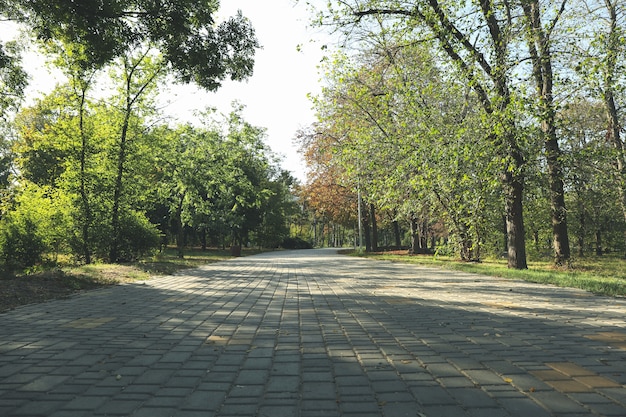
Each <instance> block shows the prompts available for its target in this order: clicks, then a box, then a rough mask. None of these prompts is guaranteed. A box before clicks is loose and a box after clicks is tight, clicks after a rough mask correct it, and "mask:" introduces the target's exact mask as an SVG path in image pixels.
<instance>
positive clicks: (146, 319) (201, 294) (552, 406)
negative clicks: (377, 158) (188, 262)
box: [0, 250, 626, 417]
mask: <svg viewBox="0 0 626 417" xmlns="http://www.w3.org/2000/svg"><path fill="white" fill-rule="evenodd" d="M625 318H626V300H625V299H622V298H610V297H598V296H594V295H592V294H589V293H586V292H584V291H579V290H574V289H564V288H556V287H550V286H539V285H534V284H530V283H525V282H520V281H510V280H503V279H498V278H490V277H484V276H477V275H471V274H464V273H459V272H445V271H441V270H437V269H429V268H418V267H415V266H409V265H401V264H392V263H387V262H376V261H371V260H366V259H357V258H351V257H345V256H341V255H336V254H335V253H334V251H331V250H313V251H292V252H275V253H269V254H262V255H257V256H253V257H246V258H237V259H233V260H230V261H225V262H220V263H217V264H212V265H208V266H206V267H203V268H200V269H196V270H191V271H185V272H184V273H181V274H178V275H174V276H168V277H162V278H155V279H152V280H149V281H145V282H139V283H135V284H128V285H120V286H117V287H112V288H107V289H102V290H96V291H92V292H87V293H83V294H80V295H77V296H74V297H72V298H69V299H65V300H56V301H51V302H47V303H43V304H37V305H30V306H24V307H20V308H18V309H16V310H14V311H11V312H7V313H4V314H0V416H6V417H9V416H22V417H23V416H28V417H37V416H46V417H79V416H80V417H82V416H136V417H143V416H146V417H161V416H168V417H192V416H202V417H211V416H220V417H228V416H233V417H234V416H237V417H242V416H250V417H253V416H254V417H256V416H258V417H320V416H346V417H347V416H354V417H357V416H358V417H374V416H385V417H400V416H410V417H509V416H519V417H522V416H524V417H525V416H532V417H547V416H568V417H572V416H574V417H576V416H622V417H623V416H626V389H625V387H624V384H626V361H625V359H626V325H625V323H624V320H625Z"/></svg>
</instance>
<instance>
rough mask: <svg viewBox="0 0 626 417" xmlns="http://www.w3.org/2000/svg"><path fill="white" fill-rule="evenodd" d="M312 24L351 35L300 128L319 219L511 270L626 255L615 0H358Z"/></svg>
mask: <svg viewBox="0 0 626 417" xmlns="http://www.w3.org/2000/svg"><path fill="white" fill-rule="evenodd" d="M317 21H318V22H319V23H320V24H322V25H330V26H333V27H334V28H336V29H337V30H339V31H341V32H343V33H344V34H345V40H344V43H345V45H346V47H345V48H343V50H342V51H341V52H339V53H336V54H335V55H334V56H332V57H329V59H328V60H327V61H326V63H325V67H324V70H325V74H324V75H325V76H324V80H325V82H326V85H325V87H324V89H323V91H322V93H321V94H320V95H319V96H317V97H316V98H315V106H316V108H317V110H318V122H317V123H316V124H315V125H313V126H311V127H310V128H309V129H306V130H304V131H302V132H301V135H300V142H301V145H302V150H303V154H304V155H305V157H306V159H307V161H308V164H309V167H310V169H311V176H310V181H309V183H308V185H307V187H306V189H305V190H304V196H305V197H306V201H307V202H308V203H307V204H308V205H309V206H310V207H311V209H313V210H314V211H315V213H316V215H317V217H318V218H319V219H324V220H323V221H324V222H327V223H328V224H336V225H341V226H343V227H344V228H348V229H349V230H354V231H355V233H354V235H356V234H357V233H358V232H357V229H358V226H357V225H360V229H361V236H362V239H363V240H364V241H365V242H364V243H365V245H366V246H367V248H368V249H370V250H375V249H376V247H377V246H378V245H380V243H379V242H378V241H379V236H378V235H379V233H378V232H379V229H380V230H381V231H382V232H383V236H385V239H386V242H385V243H384V244H385V245H390V246H401V245H409V246H410V247H411V250H412V251H413V252H415V253H419V252H434V251H439V252H442V251H443V252H454V253H456V254H457V255H458V256H460V258H461V259H464V260H468V261H471V260H479V259H481V257H482V256H484V254H485V253H489V254H492V255H497V256H505V257H507V258H508V264H509V267H512V268H520V269H523V268H526V267H527V265H528V263H527V253H529V252H530V254H531V255H533V256H546V255H549V254H551V256H552V257H553V259H554V261H555V263H556V264H557V265H567V264H568V263H569V262H570V259H571V257H572V251H575V252H574V253H575V254H576V255H577V256H584V255H585V254H587V253H589V252H594V253H596V254H599V255H600V254H603V253H605V252H606V251H609V250H610V251H618V252H621V253H624V251H626V241H625V240H626V236H625V234H624V232H625V231H626V156H625V154H624V139H623V136H624V133H623V126H624V108H625V107H624V106H625V105H626V90H625V88H626V78H625V74H626V72H625V71H624V69H625V68H624V63H625V62H626V59H625V58H626V41H625V39H626V36H625V34H626V10H625V8H624V5H623V4H622V2H620V1H578V0H576V1H573V0H570V1H567V0H566V1H558V2H556V1H555V2H552V1H546V2H538V1H508V0H497V1H489V2H461V3H459V2H447V1H429V2H403V3H398V2H390V1H359V0H352V1H342V2H329V7H328V8H327V9H323V10H320V11H319V16H318V18H317ZM339 202H341V203H339ZM357 207H359V208H360V209H359V210H357ZM357 212H359V213H361V219H360V221H359V220H358V219H357V217H356V213H357ZM403 231H404V232H403Z"/></svg>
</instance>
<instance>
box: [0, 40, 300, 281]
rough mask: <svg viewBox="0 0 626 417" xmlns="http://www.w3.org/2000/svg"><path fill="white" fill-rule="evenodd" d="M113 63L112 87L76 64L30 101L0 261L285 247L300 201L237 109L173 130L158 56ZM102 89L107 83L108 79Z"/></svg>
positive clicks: (21, 118) (18, 139)
mask: <svg viewBox="0 0 626 417" xmlns="http://www.w3.org/2000/svg"><path fill="white" fill-rule="evenodd" d="M139 52H140V53H135V54H134V55H128V56H125V57H124V59H122V60H120V61H116V63H115V64H112V65H111V66H109V68H108V71H109V73H110V74H111V75H110V76H109V77H108V78H107V79H106V80H102V78H101V79H100V82H101V83H102V82H104V81H106V83H108V85H109V86H110V87H109V88H108V90H106V91H104V92H103V91H102V90H99V93H98V94H99V95H100V96H99V97H97V98H94V94H92V92H93V91H94V90H95V89H96V86H97V85H98V84H97V83H96V78H95V77H94V74H93V73H86V72H83V71H80V70H79V69H77V67H73V66H71V65H66V66H65V67H63V68H65V70H66V73H67V75H68V82H67V83H66V84H63V85H59V86H58V87H57V88H56V89H55V90H54V91H53V92H52V93H50V94H48V95H46V96H44V97H42V98H40V99H39V100H37V101H36V103H35V104H34V105H32V106H30V107H26V108H22V109H21V110H20V111H19V112H18V113H17V115H16V117H15V118H14V119H13V120H12V122H11V128H12V132H13V134H12V136H11V138H10V140H7V141H6V142H5V144H6V145H7V149H6V151H7V152H6V155H7V158H5V159H4V161H3V162H4V166H3V169H4V172H5V173H7V174H6V175H4V176H3V184H2V190H3V196H2V197H3V200H2V217H1V219H0V264H1V265H2V266H3V267H4V268H5V269H7V270H18V269H24V268H29V267H32V266H34V265H37V264H40V263H42V262H44V261H46V260H48V261H50V260H54V259H57V258H58V257H60V256H61V257H64V258H68V257H69V258H70V259H71V260H73V261H75V262H86V263H90V262H93V261H96V260H104V261H109V262H120V261H128V260H134V259H137V258H138V257H140V256H142V255H144V254H146V253H147V252H149V251H152V250H154V249H156V248H159V247H160V246H162V245H166V244H175V245H176V246H177V247H178V250H179V253H180V256H182V255H183V248H184V246H186V245H198V246H202V247H204V248H206V247H207V246H210V245H213V246H231V245H242V244H243V245H248V244H253V245H257V246H263V247H277V246H278V245H279V244H281V242H282V241H283V240H284V239H285V238H287V237H288V236H289V223H288V220H289V218H290V216H291V215H292V214H293V213H294V212H295V210H296V209H297V206H296V205H295V202H294V199H293V198H292V196H291V192H290V188H291V187H292V186H293V184H294V179H293V178H292V177H291V175H290V174H289V173H287V172H284V171H282V170H281V169H280V167H279V163H278V160H277V158H276V156H275V155H274V154H273V153H272V152H271V151H270V150H269V149H268V147H267V146H266V145H265V144H264V139H265V131H264V129H262V128H259V127H256V126H252V125H250V124H249V123H247V122H246V121H245V120H244V119H243V118H242V116H241V113H242V107H241V106H239V105H235V106H234V108H233V110H232V112H231V114H230V115H228V116H218V115H215V114H213V113H212V112H207V114H204V115H202V116H199V118H198V120H197V123H194V125H191V124H184V125H171V124H169V123H166V122H165V121H163V120H162V119H160V117H162V115H161V114H160V113H159V111H158V107H156V105H155V101H154V100H155V97H156V94H157V93H158V86H159V82H161V81H162V80H163V76H164V74H165V72H163V65H162V63H161V62H160V61H159V55H158V54H155V53H154V51H152V52H146V51H139ZM100 85H101V84H100Z"/></svg>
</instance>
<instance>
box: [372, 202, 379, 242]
mask: <svg viewBox="0 0 626 417" xmlns="http://www.w3.org/2000/svg"><path fill="white" fill-rule="evenodd" d="M370 217H371V218H372V251H374V252H377V251H378V224H377V222H376V208H375V207H374V204H370Z"/></svg>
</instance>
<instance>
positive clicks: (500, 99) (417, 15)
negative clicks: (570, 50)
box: [334, 0, 527, 269]
mask: <svg viewBox="0 0 626 417" xmlns="http://www.w3.org/2000/svg"><path fill="white" fill-rule="evenodd" d="M338 4H339V5H338V9H337V13H336V14H335V15H334V17H335V18H336V20H335V24H340V25H345V22H346V18H347V19H348V20H349V21H350V22H349V23H350V25H352V26H354V25H355V24H357V25H358V24H361V25H363V26H365V27H370V26H367V23H366V22H367V19H368V18H373V19H380V18H384V17H389V19H390V20H391V21H392V23H391V24H392V25H394V24H396V22H403V23H404V25H405V26H404V27H405V28H406V29H407V30H417V31H420V30H421V31H424V30H426V31H427V32H428V33H429V34H430V35H429V36H431V37H434V38H435V39H436V40H437V45H438V47H439V48H440V50H441V51H442V52H444V53H445V54H446V55H447V56H448V58H449V59H450V61H451V62H452V63H453V64H454V65H455V66H456V68H457V69H458V70H459V72H460V74H461V75H462V76H463V77H464V78H465V80H466V81H467V83H468V84H469V85H470V86H471V87H472V89H473V90H474V92H475V93H476V95H477V96H478V98H479V101H480V103H481V105H482V107H483V109H484V111H485V113H486V114H487V115H489V116H488V118H489V122H490V125H491V126H490V128H491V133H490V138H489V141H490V142H491V143H493V144H494V145H495V152H494V155H493V157H494V159H495V160H497V161H500V163H501V170H500V172H501V174H500V175H501V184H502V189H503V194H504V200H505V215H506V224H507V236H508V264H509V267H511V268H518V269H525V268H527V260H526V246H525V240H524V238H525V237H524V220H523V214H522V197H523V187H524V165H525V161H524V154H523V149H522V148H521V146H520V143H519V141H518V137H517V134H516V133H517V126H516V120H515V114H514V111H513V110H514V107H515V103H514V101H515V96H514V93H513V91H512V88H511V81H510V80H511V78H512V70H513V62H514V61H515V58H514V56H513V50H512V47H511V43H512V42H513V39H514V36H515V32H514V30H513V27H514V22H513V20H512V19H513V17H512V15H511V13H510V8H508V7H499V5H497V4H495V3H493V2H491V1H480V2H478V4H458V3H455V4H452V3H448V2H445V3H442V2H440V1H438V0H428V1H423V2H422V1H420V2H412V3H409V4H398V3H397V2H392V1H360V0H353V1H350V2H338ZM504 6H506V4H505V5H504ZM477 21H478V22H480V23H477ZM396 30H397V26H396Z"/></svg>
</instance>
